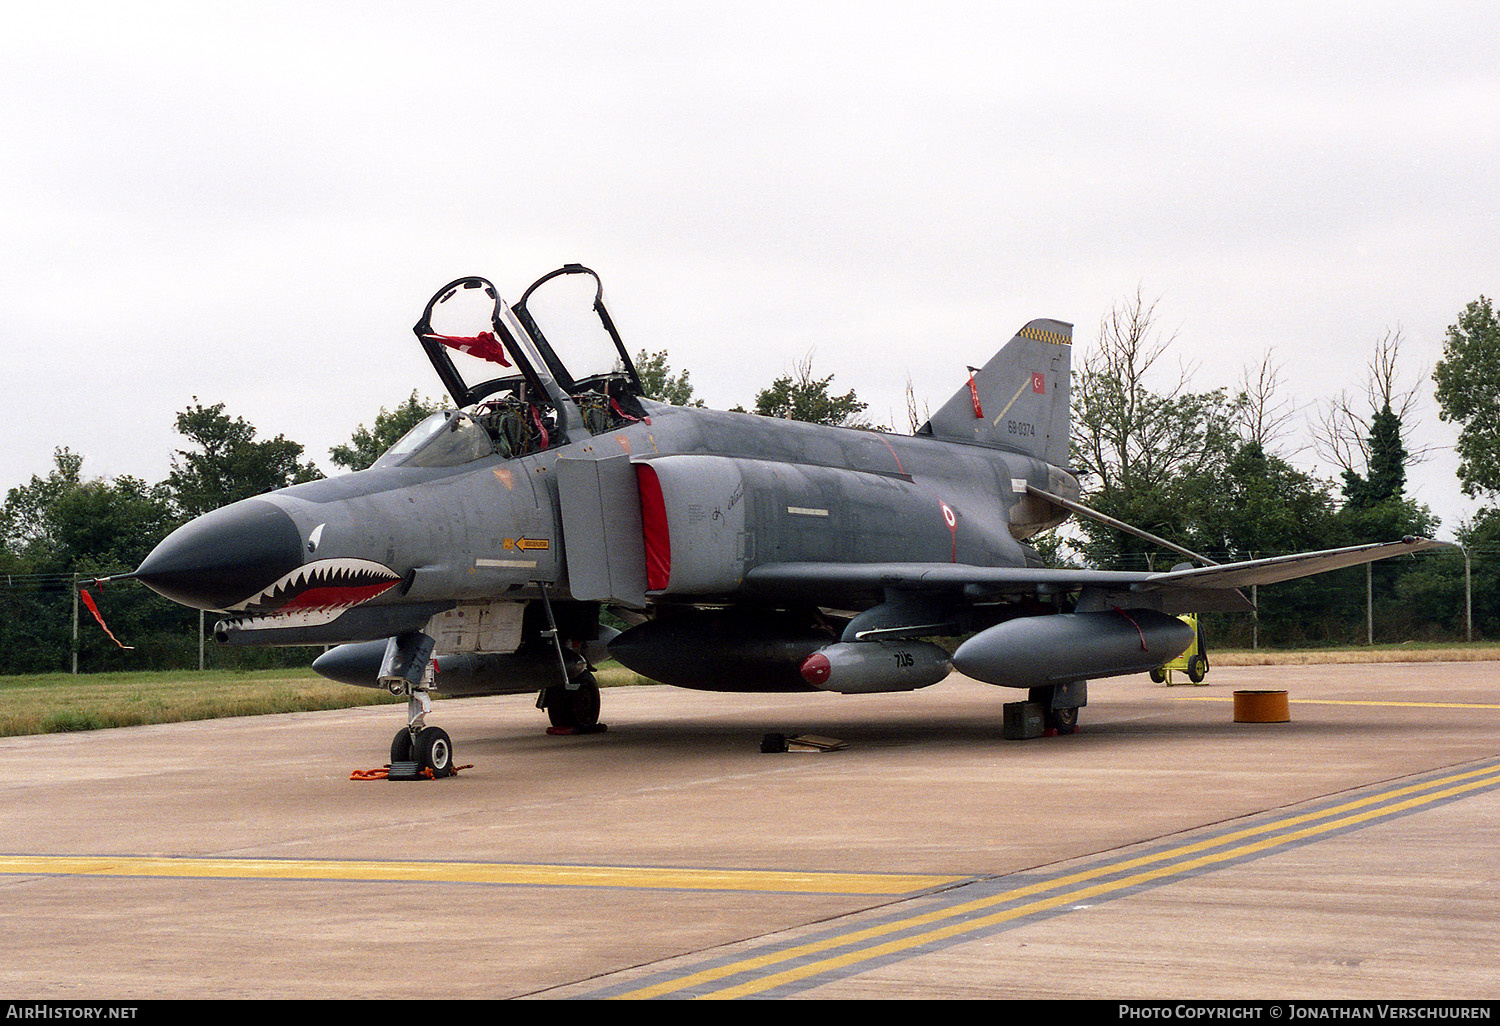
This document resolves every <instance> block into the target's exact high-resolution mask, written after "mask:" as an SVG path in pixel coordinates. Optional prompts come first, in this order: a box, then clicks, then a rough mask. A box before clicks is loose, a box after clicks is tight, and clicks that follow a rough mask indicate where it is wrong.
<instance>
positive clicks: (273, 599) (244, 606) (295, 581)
mask: <svg viewBox="0 0 1500 1026" xmlns="http://www.w3.org/2000/svg"><path fill="white" fill-rule="evenodd" d="M399 583H401V576H400V575H399V574H397V573H396V572H395V571H394V570H392V569H391V568H390V567H388V566H385V565H384V564H382V563H376V562H374V561H373V560H369V559H320V560H317V561H316V562H312V563H308V564H306V565H305V566H300V567H298V568H297V569H295V570H293V571H291V572H290V573H287V574H284V575H283V576H282V577H281V578H280V579H279V580H278V581H276V582H275V583H274V584H271V585H270V586H268V587H266V588H264V589H262V590H261V591H260V592H259V593H258V594H256V595H252V596H251V597H250V598H248V599H246V600H245V601H244V602H241V603H238V604H236V605H234V606H231V607H230V609H229V612H232V613H239V614H248V615H252V616H264V615H267V614H273V613H275V614H279V613H299V612H315V611H316V612H323V611H327V612H333V611H341V610H344V609H348V608H349V607H350V606H357V605H359V604H360V603H361V602H368V601H369V600H370V599H372V598H375V597H376V596H377V595H380V594H382V593H384V592H386V591H388V590H390V589H391V588H393V587H395V586H396V585H397V584H399Z"/></svg>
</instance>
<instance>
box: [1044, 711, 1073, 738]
mask: <svg viewBox="0 0 1500 1026" xmlns="http://www.w3.org/2000/svg"><path fill="white" fill-rule="evenodd" d="M1047 726H1048V728H1049V729H1051V730H1055V731H1057V732H1058V733H1059V734H1076V733H1078V706H1076V705H1074V706H1069V707H1068V708H1065V709H1048V710H1047Z"/></svg>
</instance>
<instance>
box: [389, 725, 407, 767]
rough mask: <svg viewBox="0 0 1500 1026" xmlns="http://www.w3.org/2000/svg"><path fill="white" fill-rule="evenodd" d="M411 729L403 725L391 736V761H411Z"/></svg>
mask: <svg viewBox="0 0 1500 1026" xmlns="http://www.w3.org/2000/svg"><path fill="white" fill-rule="evenodd" d="M411 761H412V757H411V731H409V730H407V729H406V728H405V727H402V728H401V729H400V730H398V731H396V736H395V737H393V738H391V762H411Z"/></svg>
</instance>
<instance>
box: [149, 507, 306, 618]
mask: <svg viewBox="0 0 1500 1026" xmlns="http://www.w3.org/2000/svg"><path fill="white" fill-rule="evenodd" d="M301 565H302V533H301V532H300V531H299V530H298V529H297V525H296V524H295V523H294V522H293V521H292V518H291V517H290V516H288V515H287V514H286V512H285V511H284V510H282V509H281V507H279V506H277V505H276V504H275V503H271V502H266V501H265V500H264V499H245V500H243V501H241V502H236V503H234V504H233V505H229V506H225V507H224V508H223V509H217V510H214V511H213V512H212V513H205V514H204V515H203V516H201V517H199V518H198V519H197V520H193V521H191V522H189V523H186V524H184V525H182V526H181V527H179V528H178V529H177V530H175V531H173V532H172V533H171V534H169V535H167V537H166V538H165V539H163V540H162V542H161V544H160V545H158V546H157V547H156V548H154V549H152V550H151V554H150V555H149V556H147V557H146V559H145V561H144V562H142V563H141V565H140V568H139V569H138V570H136V577H137V579H139V580H140V581H141V582H142V583H144V584H145V585H146V586H147V587H148V588H150V589H151V590H152V591H154V592H156V593H157V594H159V595H162V596H165V597H166V598H169V599H171V600H172V601H173V602H180V603H182V604H183V605H185V606H192V607H194V608H196V609H229V608H231V607H233V606H235V605H236V604H238V603H241V602H244V601H245V600H246V599H249V598H251V597H252V596H254V595H256V594H258V593H259V592H260V591H261V590H262V589H264V588H266V587H269V586H270V585H272V584H274V583H276V582H277V581H278V580H280V579H281V578H282V577H284V576H285V575H286V574H288V573H291V572H292V571H293V570H295V569H297V568H298V567H299V566H301Z"/></svg>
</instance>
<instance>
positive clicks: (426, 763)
mask: <svg viewBox="0 0 1500 1026" xmlns="http://www.w3.org/2000/svg"><path fill="white" fill-rule="evenodd" d="M416 755H417V762H418V764H419V765H421V766H422V768H423V769H430V770H432V775H433V776H434V777H446V776H447V775H448V774H450V773H452V772H453V742H452V740H450V739H449V737H448V732H447V731H446V730H444V729H443V728H442V727H424V728H422V732H421V733H419V734H418V735H417V750H416Z"/></svg>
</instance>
